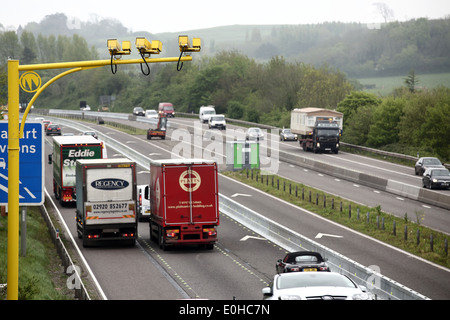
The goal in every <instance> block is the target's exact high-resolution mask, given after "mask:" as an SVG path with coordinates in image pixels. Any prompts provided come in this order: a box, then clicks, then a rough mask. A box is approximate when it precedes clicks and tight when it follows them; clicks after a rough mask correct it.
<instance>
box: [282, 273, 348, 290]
mask: <svg viewBox="0 0 450 320" xmlns="http://www.w3.org/2000/svg"><path fill="white" fill-rule="evenodd" d="M289 275H292V276H289V277H285V276H283V275H282V276H280V277H278V281H277V288H278V289H289V288H301V287H330V286H331V287H348V288H356V286H355V285H354V283H353V282H352V281H351V280H350V279H348V278H347V277H344V276H342V275H340V274H333V273H309V272H308V273H303V272H302V273H292V274H289Z"/></svg>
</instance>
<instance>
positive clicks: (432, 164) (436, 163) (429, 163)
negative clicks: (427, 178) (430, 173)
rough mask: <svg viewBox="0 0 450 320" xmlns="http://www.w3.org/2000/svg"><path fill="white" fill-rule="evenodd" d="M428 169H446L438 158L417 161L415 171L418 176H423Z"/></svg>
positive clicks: (424, 158)
mask: <svg viewBox="0 0 450 320" xmlns="http://www.w3.org/2000/svg"><path fill="white" fill-rule="evenodd" d="M427 168H445V167H444V166H443V164H442V163H441V161H440V160H439V159H438V158H434V157H422V158H419V160H417V162H416V165H415V166H414V171H415V173H416V176H417V175H420V176H421V175H423V173H424V172H425V170H426V169H427Z"/></svg>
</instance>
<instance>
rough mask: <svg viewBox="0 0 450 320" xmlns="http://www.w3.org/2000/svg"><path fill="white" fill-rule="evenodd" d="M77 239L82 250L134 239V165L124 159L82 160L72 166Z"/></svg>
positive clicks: (135, 231) (135, 227)
mask: <svg viewBox="0 0 450 320" xmlns="http://www.w3.org/2000/svg"><path fill="white" fill-rule="evenodd" d="M76 188H77V210H76V224H77V233H78V238H80V239H83V246H89V245H92V244H95V243H99V242H101V241H111V240H120V241H121V242H125V243H127V244H130V245H133V244H134V243H135V241H136V239H137V221H138V220H137V215H136V208H137V192H136V163H135V162H133V161H131V160H129V159H126V158H122V159H95V160H94V159H89V160H88V159H82V160H77V163H76Z"/></svg>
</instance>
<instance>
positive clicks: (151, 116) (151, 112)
mask: <svg viewBox="0 0 450 320" xmlns="http://www.w3.org/2000/svg"><path fill="white" fill-rule="evenodd" d="M145 117H146V118H149V119H158V118H159V116H158V112H156V110H145Z"/></svg>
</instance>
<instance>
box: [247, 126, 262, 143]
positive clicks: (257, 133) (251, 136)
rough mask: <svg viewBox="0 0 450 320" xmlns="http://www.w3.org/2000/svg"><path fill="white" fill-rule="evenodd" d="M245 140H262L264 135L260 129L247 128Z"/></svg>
mask: <svg viewBox="0 0 450 320" xmlns="http://www.w3.org/2000/svg"><path fill="white" fill-rule="evenodd" d="M245 138H246V139H247V140H257V141H258V140H264V133H263V132H262V130H261V129H260V128H248V129H247V132H246V134H245Z"/></svg>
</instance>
